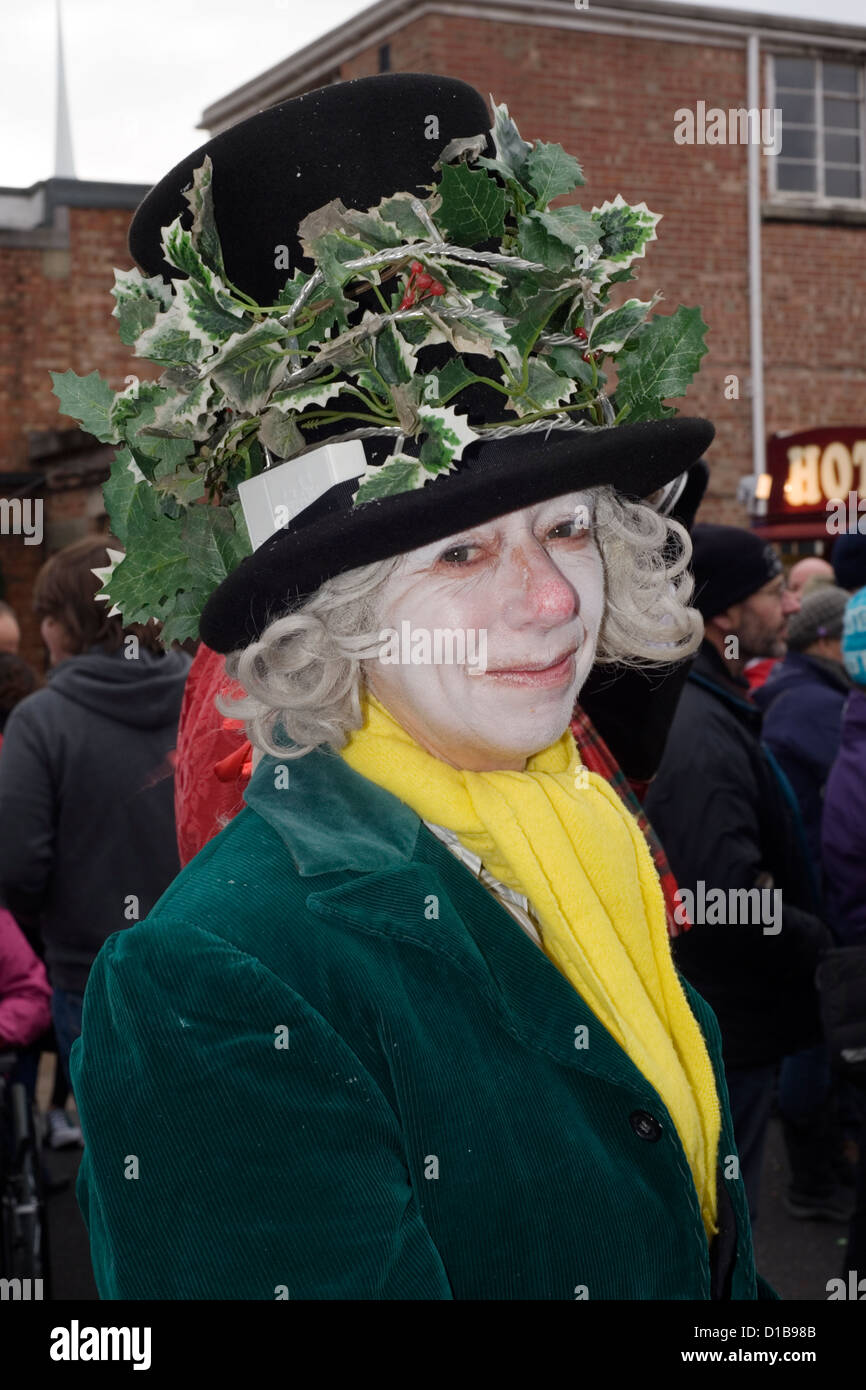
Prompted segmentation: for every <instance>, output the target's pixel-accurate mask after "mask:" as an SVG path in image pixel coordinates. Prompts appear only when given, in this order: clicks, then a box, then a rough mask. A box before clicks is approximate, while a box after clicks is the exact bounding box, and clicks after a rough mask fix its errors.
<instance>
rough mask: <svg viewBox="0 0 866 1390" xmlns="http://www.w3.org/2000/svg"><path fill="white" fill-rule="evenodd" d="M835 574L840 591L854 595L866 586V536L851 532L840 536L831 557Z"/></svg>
mask: <svg viewBox="0 0 866 1390" xmlns="http://www.w3.org/2000/svg"><path fill="white" fill-rule="evenodd" d="M831 561H832V564H833V573H834V574H835V576H836V583H837V584H838V585H839V588H840V589H847V590H848V592H849V594H853V593H855V592H856V591H857V589H862V588H863V585H864V584H866V536H861V535H859V534H858V533H856V532H853V531H852V532H850V533H849V534H848V535H846V536H840V537H839V539H838V540H837V541H836V542H835V544H834V546H833V554H832V556H831Z"/></svg>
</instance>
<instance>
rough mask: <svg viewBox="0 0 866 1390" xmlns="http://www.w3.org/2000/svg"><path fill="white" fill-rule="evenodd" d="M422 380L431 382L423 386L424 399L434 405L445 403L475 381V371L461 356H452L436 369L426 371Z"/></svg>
mask: <svg viewBox="0 0 866 1390" xmlns="http://www.w3.org/2000/svg"><path fill="white" fill-rule="evenodd" d="M424 380H425V383H427V382H430V383H432V385H431V386H430V388H425V391H424V400H425V401H431V402H432V403H433V404H436V405H445V404H446V403H447V402H448V401H449V400H450V399H451V397H452V396H456V395H457V393H458V392H459V391H462V390H463V389H464V387H466V386H470V385H471V384H472V382H474V381H475V373H474V372H471V371H470V370H469V368H468V367H467V366H466V364H465V362H464V361H463V360H462V358H460V357H452V359H451V361H450V362H447V363H446V364H445V366H444V367H440V368H439V370H438V371H434V372H428V373H427V375H426V377H425V378H424Z"/></svg>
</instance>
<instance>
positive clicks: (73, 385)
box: [51, 371, 118, 444]
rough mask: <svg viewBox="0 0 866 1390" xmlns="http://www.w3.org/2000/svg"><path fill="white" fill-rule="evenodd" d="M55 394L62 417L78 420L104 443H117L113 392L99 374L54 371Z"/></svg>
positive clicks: (94, 372) (88, 431)
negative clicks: (113, 421) (66, 416)
mask: <svg viewBox="0 0 866 1390" xmlns="http://www.w3.org/2000/svg"><path fill="white" fill-rule="evenodd" d="M51 380H52V381H53V383H54V385H53V388H52V390H53V392H54V395H55V396H56V397H57V399H58V400H59V402H60V412H61V414H62V415H69V416H70V417H71V418H72V419H73V420H78V422H79V424H80V425H81V428H82V429H83V430H85V431H86V432H87V433H88V434H92V435H93V436H94V438H95V439H99V440H101V441H102V443H103V444H115V443H116V442H117V439H118V435H117V434H116V433H115V430H114V429H113V427H112V425H111V423H110V415H111V408H112V406H113V405H114V392H113V391H112V389H111V387H110V386H109V384H108V382H107V381H106V380H105V378H104V377H101V376H100V375H99V372H96V371H93V372H89V373H88V375H87V376H76V374H75V372H72V371H69V372H51Z"/></svg>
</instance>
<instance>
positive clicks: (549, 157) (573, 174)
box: [525, 140, 585, 208]
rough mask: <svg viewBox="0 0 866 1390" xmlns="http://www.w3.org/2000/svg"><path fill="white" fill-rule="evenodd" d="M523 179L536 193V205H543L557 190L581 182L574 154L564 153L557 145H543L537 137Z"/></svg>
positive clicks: (582, 180) (564, 190) (572, 186)
mask: <svg viewBox="0 0 866 1390" xmlns="http://www.w3.org/2000/svg"><path fill="white" fill-rule="evenodd" d="M525 181H526V182H528V184H529V186H530V188H531V189H532V191H533V193H534V194H535V195H536V197H537V199H538V202H537V204H536V206H537V207H539V208H545V207H547V204H548V203H551V202H552V201H553V199H554V198H558V197H559V196H560V194H562V193H571V192H573V191H574V189H575V188H577V187H579V185H580V184H582V183H584V182H585V180H584V177H583V170H582V169H581V167H580V165H579V164H578V162H577V160H576V159H575V158H574V156H573V155H570V154H566V152H565V150H564V149H563V148H562V146H561V145H547V144H545V142H544V141H543V140H537V141H536V143H535V148H534V149H533V150H532V153H531V154H529V155H528V156H527V159H526V170H525Z"/></svg>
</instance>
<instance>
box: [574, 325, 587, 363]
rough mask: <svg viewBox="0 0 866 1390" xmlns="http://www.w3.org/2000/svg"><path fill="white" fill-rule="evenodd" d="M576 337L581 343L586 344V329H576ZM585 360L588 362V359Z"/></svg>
mask: <svg viewBox="0 0 866 1390" xmlns="http://www.w3.org/2000/svg"><path fill="white" fill-rule="evenodd" d="M574 336H575V338H579V339H580V341H581V342H582V343H585V342H586V339H587V332H586V329H585V328H575V330H574ZM584 360H586V359H584Z"/></svg>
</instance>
